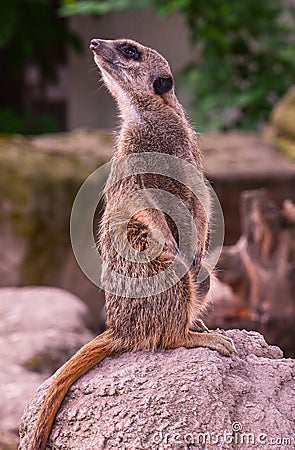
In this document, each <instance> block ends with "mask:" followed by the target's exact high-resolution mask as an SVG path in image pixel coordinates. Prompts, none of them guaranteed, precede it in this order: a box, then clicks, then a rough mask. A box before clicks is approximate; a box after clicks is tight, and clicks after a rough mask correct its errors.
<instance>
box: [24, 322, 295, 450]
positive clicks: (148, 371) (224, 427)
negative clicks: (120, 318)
mask: <svg viewBox="0 0 295 450" xmlns="http://www.w3.org/2000/svg"><path fill="white" fill-rule="evenodd" d="M226 334H227V335H228V336H230V337H232V338H233V339H234V340H235V343H236V347H237V353H236V354H235V355H234V356H232V357H229V358H226V357H222V356H220V355H219V354H218V353H217V352H215V351H211V350H209V349H205V348H196V349H192V350H187V349H184V348H179V349H176V350H171V351H161V352H156V353H149V352H138V353H127V354H122V355H120V356H116V357H112V358H107V359H105V360H104V361H102V362H101V363H100V364H99V365H98V366H97V367H95V368H94V369H92V370H91V371H89V372H88V373H87V374H86V375H84V376H83V377H81V378H80V379H79V380H78V381H77V382H76V383H75V384H74V385H73V386H72V388H71V389H70V390H69V392H68V394H67V396H66V398H65V401H64V402H63V404H62V407H61V408H60V410H59V412H58V415H57V418H56V422H55V425H54V428H53V431H52V434H51V439H50V448H52V449H54V450H68V449H71V450H81V449H87V450H90V449H95V450H100V449H106V450H109V449H116V450H118V449H120V450H139V449H140V450H145V449H149V450H150V449H155V450H156V449H173V450H174V449H191V450H193V449H206V450H216V449H230V450H232V449H233V448H239V449H241V450H243V449H245V450H246V449H247V450H249V448H251V449H252V450H253V449H259V450H261V449H262V448H263V449H265V450H267V449H274V448H292V445H291V444H293V433H294V423H293V420H294V418H295V417H294V397H293V395H294V388H295V381H294V376H295V362H294V361H293V360H286V359H282V352H281V350H280V349H278V348H277V347H270V346H268V345H267V344H266V343H265V341H264V339H263V337H262V336H261V335H259V334H258V333H255V332H246V331H237V330H232V331H228V332H226ZM51 381H52V379H49V380H47V381H46V382H45V383H44V384H43V386H41V388H40V389H39V390H38V393H37V394H36V395H35V397H34V399H33V400H32V402H31V403H30V404H29V405H28V407H27V409H26V411H25V414H24V416H23V419H22V424H21V428H20V434H21V445H20V449H21V450H26V449H27V448H28V444H29V440H30V436H31V433H32V428H33V424H34V421H35V418H36V413H37V410H38V409H39V408H40V404H41V402H42V399H43V397H44V395H45V392H46V390H47V388H48V386H49V384H50V382H51ZM282 439H285V441H284V442H285V446H283V445H282V446H281V447H280V444H279V443H280V442H283V441H282ZM273 442H275V443H277V446H275V445H271V444H272V443H273Z"/></svg>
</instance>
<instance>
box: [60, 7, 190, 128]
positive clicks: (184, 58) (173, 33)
mask: <svg viewBox="0 0 295 450" xmlns="http://www.w3.org/2000/svg"><path fill="white" fill-rule="evenodd" d="M70 25H71V28H72V30H73V31H75V32H77V33H79V35H80V36H81V38H82V42H83V53H82V54H77V53H72V52H71V53H70V54H69V61H68V67H67V83H66V84H67V128H68V129H73V128H77V127H87V128H113V127H114V126H115V125H116V124H117V119H116V110H115V104H114V101H113V100H112V98H111V96H110V95H109V94H108V93H107V92H106V89H105V88H104V86H102V83H101V82H100V81H99V80H100V75H99V72H98V69H97V68H96V66H95V64H94V62H93V58H92V54H91V52H90V51H89V50H88V47H89V42H90V39H92V38H95V37H96V38H104V39H116V38H122V37H123V38H124V37H125V38H131V39H135V40H138V41H139V42H141V43H142V44H145V45H147V46H150V47H154V48H155V49H156V50H158V51H159V52H160V53H162V54H164V55H165V57H166V58H167V59H168V61H169V62H170V64H171V66H172V70H173V72H174V74H177V73H178V72H179V71H180V69H181V68H182V67H183V66H184V65H185V64H186V63H187V62H188V61H189V59H190V58H191V56H192V55H191V54H190V47H189V35H188V30H187V28H186V26H185V22H184V19H183V18H182V17H181V16H179V15H176V14H173V15H171V16H169V17H166V18H160V17H157V16H155V14H154V13H153V12H151V11H147V10H145V11H143V10H142V11H124V12H120V13H111V14H108V15H106V16H103V17H92V16H76V17H72V18H71V19H70ZM178 94H179V97H180V99H181V101H182V102H183V103H184V104H185V105H186V106H187V107H188V103H189V102H188V101H187V98H186V96H185V93H184V92H178Z"/></svg>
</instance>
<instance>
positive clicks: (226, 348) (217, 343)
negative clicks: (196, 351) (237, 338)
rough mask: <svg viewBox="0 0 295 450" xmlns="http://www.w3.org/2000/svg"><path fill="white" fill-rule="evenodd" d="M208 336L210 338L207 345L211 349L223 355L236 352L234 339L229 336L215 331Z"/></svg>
mask: <svg viewBox="0 0 295 450" xmlns="http://www.w3.org/2000/svg"><path fill="white" fill-rule="evenodd" d="M208 336H210V338H211V339H210V340H209V345H208V347H209V348H211V349H212V350H217V351H218V352H219V353H220V354H221V355H223V356H229V355H230V354H231V353H234V352H236V347H235V344H234V341H233V340H232V339H231V338H230V337H228V336H224V335H222V334H217V333H210V334H209V335H208Z"/></svg>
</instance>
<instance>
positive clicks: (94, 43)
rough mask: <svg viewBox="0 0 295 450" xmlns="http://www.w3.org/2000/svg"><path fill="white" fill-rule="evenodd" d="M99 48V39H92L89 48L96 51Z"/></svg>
mask: <svg viewBox="0 0 295 450" xmlns="http://www.w3.org/2000/svg"><path fill="white" fill-rule="evenodd" d="M98 46H99V39H91V41H90V45H89V48H90V50H95V49H96V48H97V47H98Z"/></svg>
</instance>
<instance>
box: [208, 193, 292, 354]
mask: <svg viewBox="0 0 295 450" xmlns="http://www.w3.org/2000/svg"><path fill="white" fill-rule="evenodd" d="M240 214H241V226H242V235H241V237H240V239H239V241H238V242H237V243H236V245H234V246H230V247H224V249H223V251H222V255H221V258H220V260H219V262H218V265H217V272H216V275H217V277H218V278H219V280H220V281H222V282H223V283H226V284H227V285H229V286H230V287H231V292H232V294H231V297H230V298H227V299H223V301H221V302H220V304H219V305H217V306H216V309H215V312H216V314H215V317H214V319H213V322H214V323H213V324H212V323H211V324H210V325H214V326H222V327H226V328H227V326H226V325H228V326H230V327H232V326H237V327H239V328H240V327H245V328H247V329H249V328H256V329H257V330H259V331H260V332H262V333H264V334H265V335H266V337H267V338H268V340H269V341H270V342H272V343H276V344H279V345H281V346H282V347H283V348H284V349H285V350H287V353H289V354H294V351H295V349H294V329H295V327H294V325H295V205H294V203H293V202H292V201H290V200H285V202H284V204H283V207H282V209H279V208H278V207H277V206H276V205H275V204H274V203H273V202H272V201H271V200H270V199H269V198H268V195H267V192H266V190H264V189H261V190H255V191H245V192H243V193H242V195H241V200H240ZM222 318H223V319H224V320H223V319H222ZM224 321H225V323H224ZM290 352H291V353H290Z"/></svg>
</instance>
